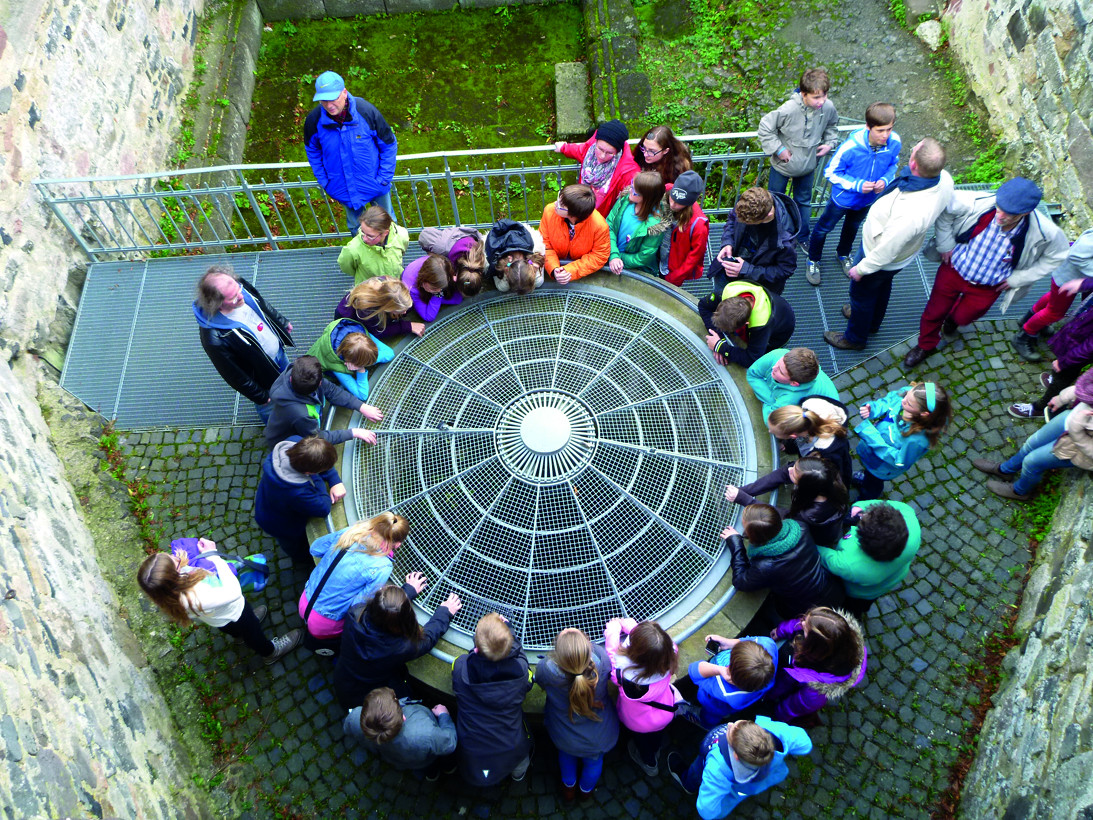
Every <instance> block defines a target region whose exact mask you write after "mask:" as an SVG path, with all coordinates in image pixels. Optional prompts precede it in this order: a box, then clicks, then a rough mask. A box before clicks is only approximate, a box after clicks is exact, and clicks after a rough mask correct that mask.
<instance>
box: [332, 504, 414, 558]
mask: <svg viewBox="0 0 1093 820" xmlns="http://www.w3.org/2000/svg"><path fill="white" fill-rule="evenodd" d="M409 531H410V522H409V521H407V520H406V518H405V517H404V516H401V515H396V514H395V513H393V512H382V513H380V514H379V515H377V516H373V517H372V518H370V519H368V520H367V521H358V522H357V523H356V524H353V525H352V526H351V527H348V528H347V529H346V530H345V532H343V533H342V535H341V537H340V538H339V539H338V543H337V544H335V545H334V548H335V549H340V550H347V549H349V548H350V547H363V548H364V549H361V550H358V551H359V552H365V553H368V554H369V555H386V554H387V553H388V552H389V551H390V550H391V548H392V547H393V546H394V545H395V544H401V543H402V542H403V541H405V540H406V534H407V533H408V532H409Z"/></svg>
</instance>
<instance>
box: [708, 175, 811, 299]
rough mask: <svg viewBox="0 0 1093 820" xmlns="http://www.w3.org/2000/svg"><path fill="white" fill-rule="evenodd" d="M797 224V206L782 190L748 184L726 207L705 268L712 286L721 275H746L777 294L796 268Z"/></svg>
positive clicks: (799, 224) (717, 283)
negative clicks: (713, 251)
mask: <svg viewBox="0 0 1093 820" xmlns="http://www.w3.org/2000/svg"><path fill="white" fill-rule="evenodd" d="M800 228H801V216H800V213H799V212H798V210H797V206H796V205H794V204H793V202H791V201H790V199H789V197H787V196H786V195H785V194H772V193H771V192H770V191H767V190H765V189H763V188H748V189H747V190H746V191H744V193H742V194H740V198H739V199H738V200H736V207H735V208H733V209H732V210H731V211H729V216H728V219H726V220H725V229H724V230H723V231H722V232H721V250H720V251H718V253H717V258H716V259H714V260H713V261H712V262H711V263H710V267H709V268H707V269H706V275H707V276H709V277H710V278H712V279H713V280H714V290H715V291H718V290H720V289H721V288H722V287H723V286H724V281H725V280H724V279H722V280H721V281H720V282H719V281H718V277H727V278H728V279H729V280H732V279H738V278H739V279H748V280H750V281H752V282H758V283H759V284H760V285H762V286H763V287H765V288H766V289H767V290H769V291H771V292H772V293H777V294H779V295H781V293H782V291H783V290H785V288H786V280H787V279H789V277H791V276H792V275H793V273H794V272H795V271H796V270H797V248H796V246H795V245H794V238H795V237H796V236H797V233H798V231H799V230H800Z"/></svg>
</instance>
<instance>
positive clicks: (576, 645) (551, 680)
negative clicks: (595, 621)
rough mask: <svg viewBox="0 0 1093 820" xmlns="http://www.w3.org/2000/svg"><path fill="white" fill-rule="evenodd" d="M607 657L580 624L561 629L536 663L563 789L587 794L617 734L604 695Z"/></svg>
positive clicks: (611, 706)
mask: <svg viewBox="0 0 1093 820" xmlns="http://www.w3.org/2000/svg"><path fill="white" fill-rule="evenodd" d="M610 679H611V659H610V658H609V657H608V655H607V651H606V650H605V649H604V648H603V647H600V646H594V645H593V644H592V641H590V640H589V639H588V636H587V635H585V634H584V633H583V632H582V631H581V630H579V629H563V630H562V631H561V632H559V633H558V637H556V638H555V639H554V651H553V652H551V653H550V654H549V655H547V656H546V657H545V658H543V660H542V661H541V662H540V663H539V665H538V666H537V667H536V668H535V682H536V683H537V684H539V686H540V687H542V689H543V691H544V692H545V693H546V707H545V708H544V710H543V714H544V717H545V719H546V728H547V733H548V734H549V735H550V739H551V741H553V743H554V745H555V746H556V747H557V749H558V768H559V769H561V774H562V794H563V796H564V797H565V799H566V800H572V799H573V798H574V797H576V796H577V790H578V787H579V789H580V795H581V797H582V798H587V797H588V796H589V795H591V794H592V790H593V789H594V788H596V783H597V782H598V781H599V779H600V773H601V772H602V771H603V756H604V754H606V753H607V752H609V751H610V750H611V749H613V748H614V747H615V743H616V742H617V741H618V739H619V719H618V716H617V715H616V713H615V705H614V704H613V703H612V702H611V699H610V698H609V697H608V696H607V683H608V681H609V680H610Z"/></svg>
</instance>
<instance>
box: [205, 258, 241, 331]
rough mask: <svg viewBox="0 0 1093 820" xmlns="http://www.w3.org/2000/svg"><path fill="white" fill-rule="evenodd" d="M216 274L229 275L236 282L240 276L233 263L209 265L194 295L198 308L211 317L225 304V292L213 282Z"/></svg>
mask: <svg viewBox="0 0 1093 820" xmlns="http://www.w3.org/2000/svg"><path fill="white" fill-rule="evenodd" d="M216 276H227V277H229V278H231V279H234V280H235V281H236V282H238V281H239V277H238V276H236V275H235V268H233V267H232V266H231V265H226V264H224V265H210V266H209V269H208V270H207V271H205V275H204V276H202V277H201V278H200V279H199V280H198V282H197V293H196V294H195V295H194V301H195V302H197V306H198V308H199V309H200V310H201V312H202V313H204V314H205V315H206V316H208V317H209V318H212V317H213V316H214V315H215V314H216V313H217V312H218V311H219V310H220V307H221V305H223V304H224V294H223V293H221V292H220V289H219V288H218V287H216V285H214V284H213V278H214V277H216Z"/></svg>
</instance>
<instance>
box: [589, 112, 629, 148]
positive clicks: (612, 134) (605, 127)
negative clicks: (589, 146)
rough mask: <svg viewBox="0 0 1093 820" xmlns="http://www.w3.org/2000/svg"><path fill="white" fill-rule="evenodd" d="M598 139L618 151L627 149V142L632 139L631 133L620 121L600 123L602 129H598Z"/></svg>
mask: <svg viewBox="0 0 1093 820" xmlns="http://www.w3.org/2000/svg"><path fill="white" fill-rule="evenodd" d="M596 139H598V140H603V141H604V142H606V143H607V144H608V145H611V146H613V147H614V149H615V150H616V151H621V150H622V149H623V148H625V147H626V141H627V140H628V139H630V132H629V131H627V130H626V126H625V125H623V124H622V123H621V122H619V121H618V120H608V121H607V122H603V123H600V127H599V128H597V129H596Z"/></svg>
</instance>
